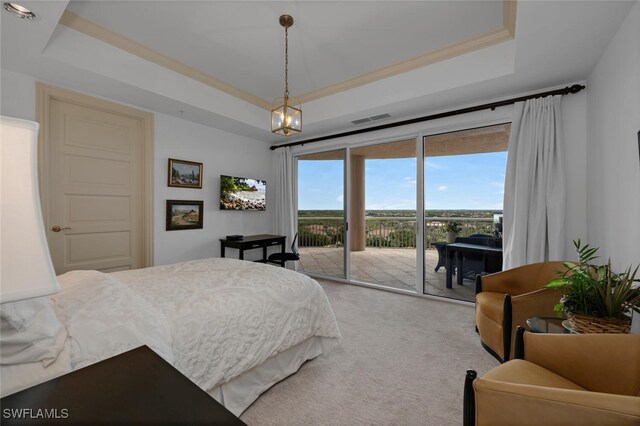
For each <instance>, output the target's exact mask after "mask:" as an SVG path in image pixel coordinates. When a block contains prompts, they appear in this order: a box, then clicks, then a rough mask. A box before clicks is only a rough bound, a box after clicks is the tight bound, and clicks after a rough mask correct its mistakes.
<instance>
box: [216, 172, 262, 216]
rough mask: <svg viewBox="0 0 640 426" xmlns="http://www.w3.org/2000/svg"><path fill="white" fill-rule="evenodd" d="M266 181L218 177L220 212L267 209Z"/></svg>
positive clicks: (225, 176)
mask: <svg viewBox="0 0 640 426" xmlns="http://www.w3.org/2000/svg"><path fill="white" fill-rule="evenodd" d="M266 194H267V181H266V180H260V179H249V178H243V177H236V176H227V175H220V210H258V211H264V210H266V209H267V203H266V201H267V198H266Z"/></svg>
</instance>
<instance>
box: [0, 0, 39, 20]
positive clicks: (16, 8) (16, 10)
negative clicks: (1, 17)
mask: <svg viewBox="0 0 640 426" xmlns="http://www.w3.org/2000/svg"><path fill="white" fill-rule="evenodd" d="M3 6H4V10H6V11H7V12H9V13H11V14H12V15H13V16H17V17H18V18H22V19H36V18H37V16H38V15H36V14H35V13H33V12H32V11H30V10H29V9H27V8H26V7H24V6H21V5H19V4H18V3H12V2H9V1H7V2H4V4H3Z"/></svg>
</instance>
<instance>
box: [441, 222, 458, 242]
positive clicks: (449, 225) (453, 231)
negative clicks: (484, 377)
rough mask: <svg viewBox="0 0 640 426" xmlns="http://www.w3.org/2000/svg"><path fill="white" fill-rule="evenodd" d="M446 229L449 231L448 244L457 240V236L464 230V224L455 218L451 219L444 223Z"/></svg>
mask: <svg viewBox="0 0 640 426" xmlns="http://www.w3.org/2000/svg"><path fill="white" fill-rule="evenodd" d="M444 230H445V232H446V233H447V244H452V243H455V242H456V238H457V237H458V234H459V233H460V231H462V224H461V223H460V222H456V221H455V220H449V221H447V222H446V223H445V224H444Z"/></svg>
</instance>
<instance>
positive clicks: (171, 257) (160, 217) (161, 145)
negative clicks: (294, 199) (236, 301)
mask: <svg viewBox="0 0 640 426" xmlns="http://www.w3.org/2000/svg"><path fill="white" fill-rule="evenodd" d="M0 78H1V80H0V98H1V100H0V114H2V115H7V116H11V117H17V118H23V119H26V120H35V80H34V79H33V78H31V77H29V76H26V75H24V74H18V73H15V72H11V71H7V70H4V69H2V70H1V71H0ZM72 90H73V89H72ZM85 93H86V92H85ZM87 94H89V95H91V93H87ZM154 123H155V129H154V133H155V134H154V137H155V147H154V174H155V178H154V183H155V185H154V186H155V187H154V206H155V207H154V218H153V219H154V263H155V264H156V265H159V264H166V263H172V262H178V261H182V260H191V259H200V258H205V257H214V256H219V255H220V243H219V241H218V239H219V238H220V237H223V236H225V235H229V234H243V235H249V234H262V233H273V231H274V229H273V223H275V221H274V220H273V217H272V216H273V212H274V206H275V204H274V200H273V192H274V191H273V184H274V183H275V174H274V173H273V160H272V156H273V153H272V151H270V150H269V148H268V147H269V145H268V144H267V143H265V142H261V141H257V140H254V139H249V138H245V137H242V136H237V135H234V134H231V133H227V132H223V131H221V130H218V129H214V128H212V127H207V126H203V125H200V124H195V123H192V122H190V121H187V120H182V119H179V118H175V117H172V116H169V115H165V114H160V113H155V114H154ZM168 158H177V159H182V160H191V161H198V162H201V163H204V169H203V175H204V176H203V179H204V180H203V185H202V189H183V188H170V187H168V186H167V161H168ZM221 174H228V175H234V176H242V177H251V178H259V179H265V180H266V181H267V211H266V212H240V211H220V210H219V209H218V199H219V196H220V189H219V178H220V175H221ZM269 184H271V185H269ZM168 199H178V200H203V201H204V228H203V229H191V230H184V231H166V230H165V210H166V208H165V206H166V204H165V203H166V200H168ZM227 256H228V257H235V256H236V251H235V250H229V251H228V255H227ZM260 256H261V252H260V251H259V250H253V251H251V252H247V253H246V256H245V258H246V259H257V258H259V257H260Z"/></svg>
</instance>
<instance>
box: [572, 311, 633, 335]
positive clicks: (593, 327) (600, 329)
mask: <svg viewBox="0 0 640 426" xmlns="http://www.w3.org/2000/svg"><path fill="white" fill-rule="evenodd" d="M569 323H570V324H571V327H573V329H574V330H575V331H576V332H578V333H629V330H630V329H631V321H630V320H616V319H610V318H598V317H587V316H583V315H573V314H572V315H569Z"/></svg>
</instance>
